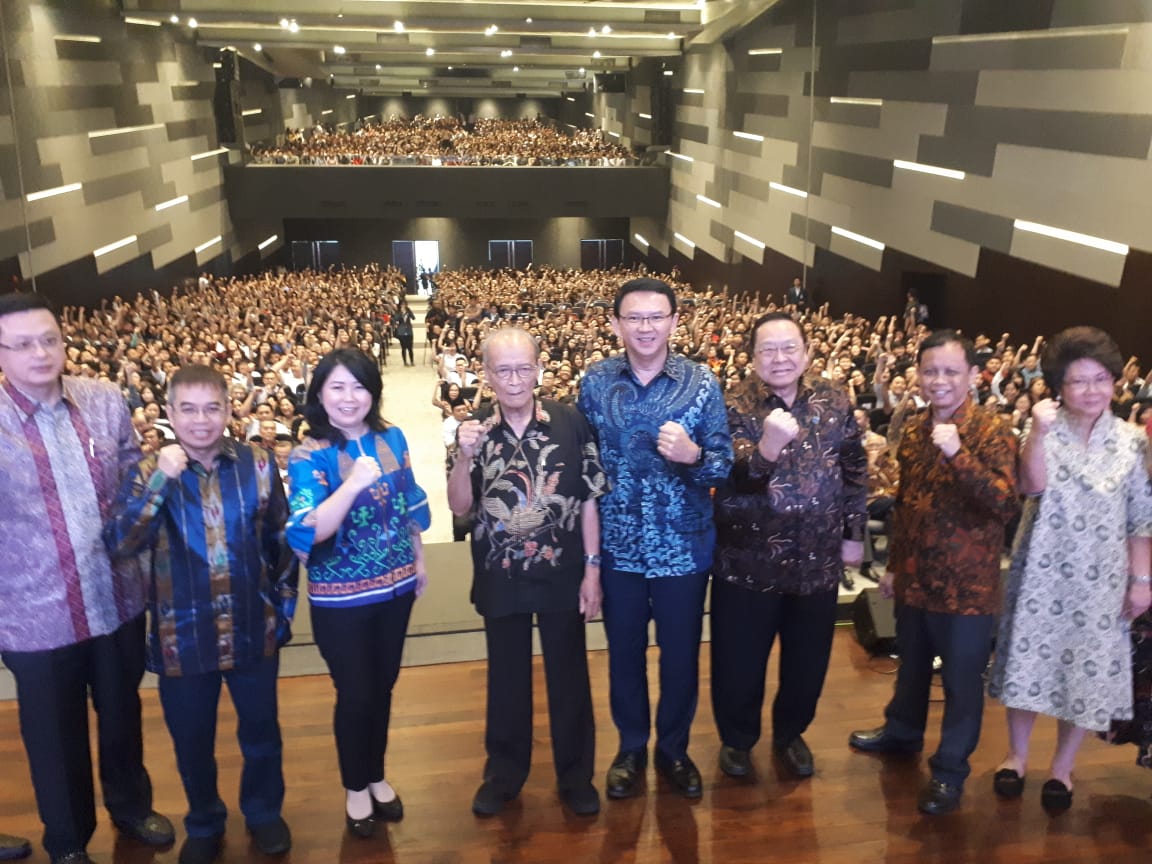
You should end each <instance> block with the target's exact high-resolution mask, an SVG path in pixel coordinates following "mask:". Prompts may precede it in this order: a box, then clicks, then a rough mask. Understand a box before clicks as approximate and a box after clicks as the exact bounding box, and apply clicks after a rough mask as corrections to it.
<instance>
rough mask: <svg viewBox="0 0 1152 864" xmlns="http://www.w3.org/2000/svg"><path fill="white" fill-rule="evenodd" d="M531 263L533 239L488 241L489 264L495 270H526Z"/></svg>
mask: <svg viewBox="0 0 1152 864" xmlns="http://www.w3.org/2000/svg"><path fill="white" fill-rule="evenodd" d="M531 263H532V241H531V240H489V241H488V266H489V267H491V268H492V269H493V270H505V269H512V270H524V269H526V268H527V267H528V265H529V264H531Z"/></svg>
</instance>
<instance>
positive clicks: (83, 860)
mask: <svg viewBox="0 0 1152 864" xmlns="http://www.w3.org/2000/svg"><path fill="white" fill-rule="evenodd" d="M52 864H96V862H95V861H93V860H92V859H91V858H89V857H88V853H87V852H69V853H68V854H67V855H59V856H57V857H55V858H53V859H52Z"/></svg>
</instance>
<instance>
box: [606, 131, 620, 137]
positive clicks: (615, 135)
mask: <svg viewBox="0 0 1152 864" xmlns="http://www.w3.org/2000/svg"><path fill="white" fill-rule="evenodd" d="M608 134H609V135H611V136H612V137H613V138H619V137H620V133H619V132H609V133H608Z"/></svg>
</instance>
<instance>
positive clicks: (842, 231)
mask: <svg viewBox="0 0 1152 864" xmlns="http://www.w3.org/2000/svg"><path fill="white" fill-rule="evenodd" d="M832 233H833V234H839V235H840V236H841V237H847V238H848V239H849V240H855V241H856V242H857V243H863V244H864V245H865V246H871V247H872V248H873V249H879V250H880V251H881V252H883V251H884V244H883V243H881V242H880V241H879V240H873V239H872V238H871V237H865V236H864V235H863V234H857V233H856V232H855V231H849V230H848V229H847V228H837V227H836V226H835V225H833V226H832Z"/></svg>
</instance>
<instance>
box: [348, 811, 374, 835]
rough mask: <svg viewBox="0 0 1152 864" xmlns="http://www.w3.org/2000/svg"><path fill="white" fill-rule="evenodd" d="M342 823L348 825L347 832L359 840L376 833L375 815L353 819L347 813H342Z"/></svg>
mask: <svg viewBox="0 0 1152 864" xmlns="http://www.w3.org/2000/svg"><path fill="white" fill-rule="evenodd" d="M344 824H345V825H346V826H347V827H348V833H349V834H351V835H352V836H353V837H359V838H360V839H361V840H367V839H368V838H369V837H371V836H372V835H373V834H375V833H376V817H375V816H365V817H364V818H363V819H353V818H352V817H351V816H349V815H348V814H347V813H345V814H344Z"/></svg>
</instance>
